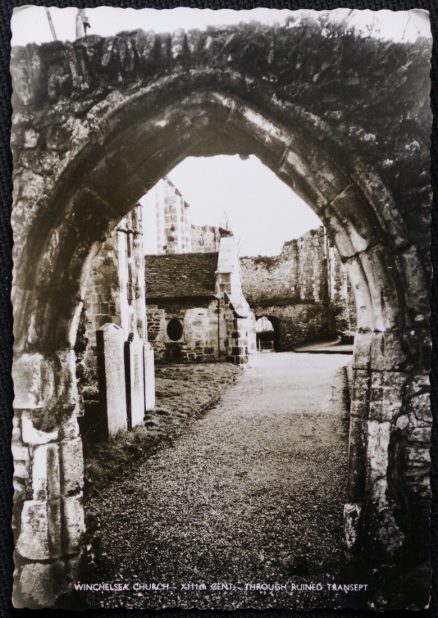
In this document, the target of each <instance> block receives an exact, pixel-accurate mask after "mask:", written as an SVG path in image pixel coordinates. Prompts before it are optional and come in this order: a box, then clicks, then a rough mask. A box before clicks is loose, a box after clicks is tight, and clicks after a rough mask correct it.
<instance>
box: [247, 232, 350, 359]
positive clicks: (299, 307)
mask: <svg viewBox="0 0 438 618" xmlns="http://www.w3.org/2000/svg"><path fill="white" fill-rule="evenodd" d="M240 263H241V268H242V285H243V291H244V294H245V296H246V298H247V299H248V302H249V303H250V305H251V307H252V309H253V310H254V312H255V314H256V316H257V317H260V316H262V315H266V316H267V317H269V316H271V317H275V318H277V319H278V324H279V327H278V329H277V333H276V334H277V345H278V348H279V349H280V350H290V349H293V348H294V346H296V345H299V344H300V343H304V342H307V341H312V340H318V339H324V338H330V337H334V336H335V335H336V334H337V332H339V331H345V330H354V329H355V327H356V323H355V322H356V315H355V306H354V297H353V294H352V291H351V285H350V283H349V280H348V275H347V272H346V270H345V268H344V267H343V265H342V263H341V260H340V258H339V253H338V252H337V250H336V248H335V247H333V246H332V245H331V244H330V242H329V240H328V238H327V234H326V232H325V230H324V228H323V227H320V228H318V229H317V230H311V231H310V232H307V234H304V235H303V236H302V237H300V238H297V239H295V240H291V241H289V242H287V243H285V244H284V246H283V249H282V251H281V253H280V254H279V255H276V256H258V257H243V258H241V260H240Z"/></svg>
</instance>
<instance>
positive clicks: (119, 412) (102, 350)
mask: <svg viewBox="0 0 438 618" xmlns="http://www.w3.org/2000/svg"><path fill="white" fill-rule="evenodd" d="M96 345H97V369H98V382H99V399H100V410H101V416H102V420H103V422H105V424H106V430H107V434H108V435H109V436H112V435H114V434H115V433H116V432H117V431H119V430H120V429H127V426H128V424H127V406H126V377H125V353H124V347H125V337H124V333H123V330H122V329H121V328H120V326H117V325H116V324H104V325H103V326H102V327H101V328H99V329H98V330H97V333H96Z"/></svg>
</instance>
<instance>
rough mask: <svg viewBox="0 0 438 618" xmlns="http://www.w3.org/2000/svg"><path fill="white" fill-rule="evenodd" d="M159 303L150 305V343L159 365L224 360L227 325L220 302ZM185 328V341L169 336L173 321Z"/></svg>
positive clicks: (215, 300) (148, 309) (148, 313)
mask: <svg viewBox="0 0 438 618" xmlns="http://www.w3.org/2000/svg"><path fill="white" fill-rule="evenodd" d="M194 303H196V299H193V301H188V302H184V301H179V302H175V301H174V302H172V301H168V302H164V301H162V302H160V303H151V304H149V303H148V305H147V317H148V339H149V341H150V343H151V345H152V346H153V348H154V353H155V359H156V360H157V361H158V362H163V361H164V362H182V363H202V362H214V361H218V360H225V337H226V324H225V317H224V311H223V307H220V301H219V300H218V299H212V300H210V301H208V300H206V301H205V302H203V303H201V302H200V301H199V300H198V304H195V305H194ZM172 319H177V320H179V321H180V322H181V324H182V326H183V332H182V337H181V339H180V340H179V341H172V339H171V338H170V337H169V336H168V334H167V325H168V323H169V321H170V320H172Z"/></svg>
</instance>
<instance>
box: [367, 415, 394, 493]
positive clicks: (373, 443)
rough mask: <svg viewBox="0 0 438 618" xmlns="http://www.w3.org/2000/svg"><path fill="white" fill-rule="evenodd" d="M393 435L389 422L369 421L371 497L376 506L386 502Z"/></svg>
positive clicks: (368, 457) (368, 446) (368, 445)
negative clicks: (390, 443) (391, 436)
mask: <svg viewBox="0 0 438 618" xmlns="http://www.w3.org/2000/svg"><path fill="white" fill-rule="evenodd" d="M390 434H391V423H390V422H389V421H386V422H383V423H381V422H379V421H376V420H370V421H368V430H367V440H368V442H367V451H368V452H367V459H368V465H369V475H370V481H371V484H372V486H371V497H372V499H373V501H374V502H375V503H376V504H380V505H382V504H384V503H385V502H386V487H387V478H386V475H387V468H388V446H389V440H390Z"/></svg>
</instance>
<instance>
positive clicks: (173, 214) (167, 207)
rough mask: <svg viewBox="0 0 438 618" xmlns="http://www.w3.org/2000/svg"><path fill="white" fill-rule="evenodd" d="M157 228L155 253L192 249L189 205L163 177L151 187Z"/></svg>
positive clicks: (181, 251)
mask: <svg viewBox="0 0 438 618" xmlns="http://www.w3.org/2000/svg"><path fill="white" fill-rule="evenodd" d="M151 191H152V193H153V194H154V198H155V200H154V202H155V203H154V206H155V217H156V230H157V253H158V254H160V253H187V252H189V251H192V250H193V251H194V249H192V224H191V219H190V210H189V205H188V204H187V202H186V201H185V199H184V198H183V196H182V195H181V193H180V191H179V190H178V189H177V187H175V185H174V184H173V183H172V182H171V181H170V180H169V179H168V178H163V179H161V180H160V181H159V182H157V184H156V185H155V186H154V187H153V188H152V189H151Z"/></svg>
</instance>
